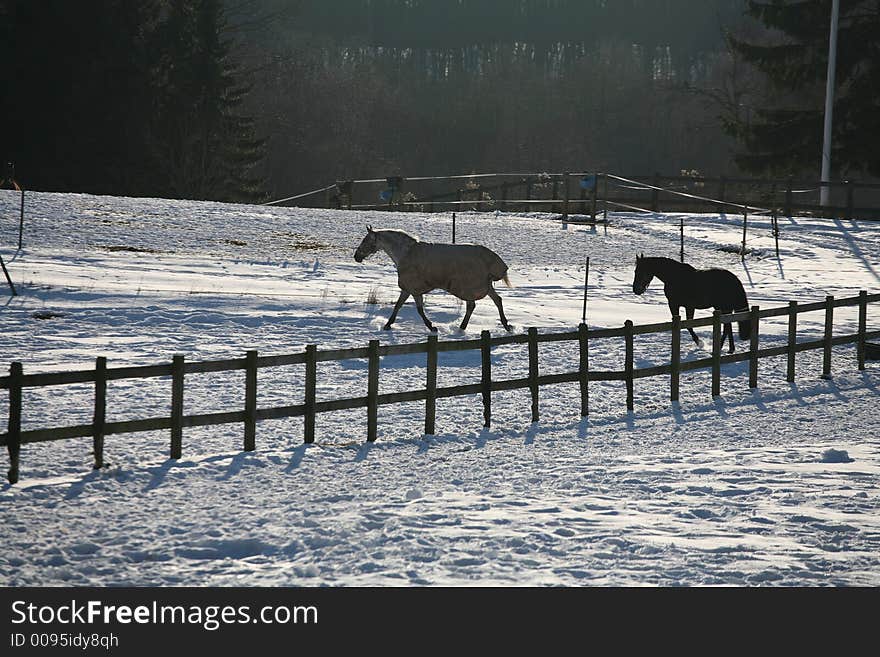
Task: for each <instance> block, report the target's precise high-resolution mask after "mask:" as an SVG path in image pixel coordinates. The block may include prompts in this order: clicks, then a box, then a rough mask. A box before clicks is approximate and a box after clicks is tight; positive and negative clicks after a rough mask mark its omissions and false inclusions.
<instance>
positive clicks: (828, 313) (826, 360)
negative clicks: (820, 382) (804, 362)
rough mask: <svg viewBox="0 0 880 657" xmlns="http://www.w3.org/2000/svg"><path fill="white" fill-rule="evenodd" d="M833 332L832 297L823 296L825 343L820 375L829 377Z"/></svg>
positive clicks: (824, 377) (825, 377)
mask: <svg viewBox="0 0 880 657" xmlns="http://www.w3.org/2000/svg"><path fill="white" fill-rule="evenodd" d="M833 332H834V297H833V296H830V295H829V296H827V297H825V336H824V341H825V344H824V345H823V348H822V377H821V378H823V379H830V378H831V336H832V333H833Z"/></svg>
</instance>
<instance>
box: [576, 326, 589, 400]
mask: <svg viewBox="0 0 880 657" xmlns="http://www.w3.org/2000/svg"><path fill="white" fill-rule="evenodd" d="M578 344H579V346H580V367H579V368H578V375H579V379H578V381H579V383H580V387H581V417H586V416H587V415H589V414H590V389H589V382H590V350H589V344H588V342H587V325H586V324H583V323H582V324H580V325H579V326H578Z"/></svg>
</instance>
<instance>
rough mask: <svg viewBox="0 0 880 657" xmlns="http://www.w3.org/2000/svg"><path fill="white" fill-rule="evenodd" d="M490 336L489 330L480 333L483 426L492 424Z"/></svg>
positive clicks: (487, 426)
mask: <svg viewBox="0 0 880 657" xmlns="http://www.w3.org/2000/svg"><path fill="white" fill-rule="evenodd" d="M491 348H492V336H491V335H490V334H489V331H483V332H482V333H480V352H481V356H482V363H483V373H482V380H481V383H482V385H483V426H484V427H486V428H487V429H488V428H489V427H490V426H491V425H492V354H491Z"/></svg>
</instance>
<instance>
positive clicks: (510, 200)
mask: <svg viewBox="0 0 880 657" xmlns="http://www.w3.org/2000/svg"><path fill="white" fill-rule="evenodd" d="M823 188H828V191H829V196H830V203H829V204H827V205H823V204H821V203H820V198H821V190H822V189H823ZM286 203H288V204H289V203H295V204H297V205H301V206H306V207H328V208H338V209H349V210H396V211H419V212H436V211H455V210H474V211H490V210H505V211H545V212H553V213H559V214H561V215H562V216H563V217H564V218H566V217H568V215H569V214H579V215H590V220H591V221H596V219H597V214H598V213H599V212H600V211H601V212H602V214H603V219H606V218H607V212H608V210H609V209H611V210H626V211H635V212H673V211H678V212H729V213H743V212H745V213H752V214H754V213H759V214H772V215H773V216H774V217H775V216H777V215H782V216H794V215H798V214H811V215H818V216H824V217H837V218H845V219H853V218H859V219H880V184H878V183H870V182H857V181H848V180H842V181H832V182H819V181H803V180H796V179H794V178H786V179H761V178H739V177H725V176H719V177H706V176H699V175H678V176H661V175H660V174H656V173H655V174H653V175H648V176H646V175H638V176H619V175H615V174H612V173H605V172H565V173H546V172H543V173H484V174H471V175H454V176H417V177H410V178H404V177H403V176H389V177H386V178H374V179H369V180H340V181H337V182H336V183H335V184H334V185H328V186H327V187H322V188H321V189H317V190H314V191H312V192H306V193H305V194H299V195H297V196H291V197H288V198H285V199H279V200H277V201H270V202H269V203H266V204H265V205H283V204H286Z"/></svg>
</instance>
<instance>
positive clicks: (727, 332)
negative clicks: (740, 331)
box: [721, 308, 736, 354]
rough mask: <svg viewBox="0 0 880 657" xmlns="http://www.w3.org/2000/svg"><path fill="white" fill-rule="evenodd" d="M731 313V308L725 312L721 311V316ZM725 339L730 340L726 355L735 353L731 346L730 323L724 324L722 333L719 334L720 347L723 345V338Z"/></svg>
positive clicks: (731, 326) (731, 330) (731, 329)
mask: <svg viewBox="0 0 880 657" xmlns="http://www.w3.org/2000/svg"><path fill="white" fill-rule="evenodd" d="M732 312H733V308H730V309H727V310H722V311H721V314H725V313H732ZM725 337H727V338H728V339H729V340H730V349H729V350H728V353H731V354H732V353H733V352H734V351H736V348H735V347H734V346H733V324H732V323H731V322H726V323H725V324H724V332H723V333H722V334H721V344H722V346H723V345H724V338H725Z"/></svg>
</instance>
